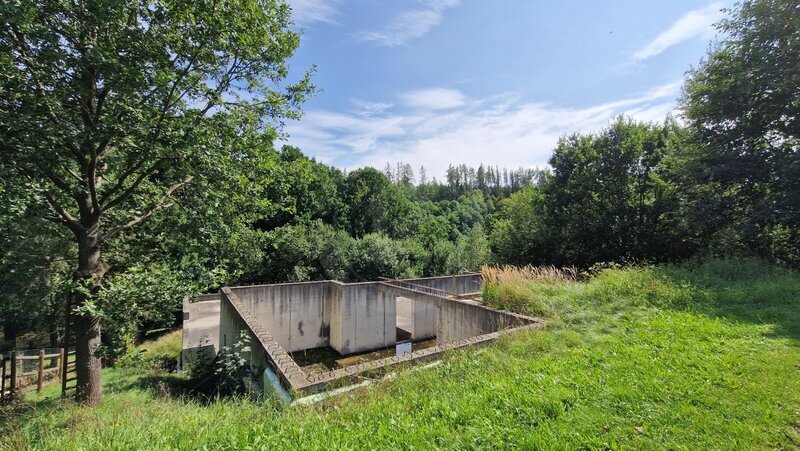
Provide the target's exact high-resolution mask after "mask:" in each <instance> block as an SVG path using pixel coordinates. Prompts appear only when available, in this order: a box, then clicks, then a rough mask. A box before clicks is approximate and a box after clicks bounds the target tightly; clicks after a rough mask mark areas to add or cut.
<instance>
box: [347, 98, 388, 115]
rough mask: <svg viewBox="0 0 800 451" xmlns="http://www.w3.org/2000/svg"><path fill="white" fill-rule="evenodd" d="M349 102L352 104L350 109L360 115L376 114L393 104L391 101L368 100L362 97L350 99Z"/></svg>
mask: <svg viewBox="0 0 800 451" xmlns="http://www.w3.org/2000/svg"><path fill="white" fill-rule="evenodd" d="M350 104H351V105H352V108H351V109H350V111H352V112H353V114H355V115H356V116H361V117H369V116H376V115H378V114H381V113H383V112H384V111H386V110H388V109H389V108H391V107H393V106H394V104H392V103H386V102H369V101H367V100H362V99H350Z"/></svg>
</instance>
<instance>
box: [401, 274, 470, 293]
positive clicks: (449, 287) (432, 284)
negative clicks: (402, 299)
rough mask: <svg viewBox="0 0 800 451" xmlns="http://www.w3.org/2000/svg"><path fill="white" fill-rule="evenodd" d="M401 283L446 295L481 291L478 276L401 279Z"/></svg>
mask: <svg viewBox="0 0 800 451" xmlns="http://www.w3.org/2000/svg"><path fill="white" fill-rule="evenodd" d="M403 282H407V283H411V284H414V285H420V286H423V287H429V288H434V289H436V290H439V291H445V292H447V293H451V294H452V293H453V290H455V294H466V293H476V292H478V291H481V275H480V274H460V275H456V276H441V277H424V278H421V279H403Z"/></svg>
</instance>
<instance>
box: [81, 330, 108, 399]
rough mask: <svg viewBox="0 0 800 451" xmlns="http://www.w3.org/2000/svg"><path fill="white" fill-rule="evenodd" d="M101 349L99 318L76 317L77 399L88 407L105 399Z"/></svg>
mask: <svg viewBox="0 0 800 451" xmlns="http://www.w3.org/2000/svg"><path fill="white" fill-rule="evenodd" d="M99 347H100V318H99V317H97V316H85V315H76V316H75V370H76V373H77V378H78V379H77V386H76V391H75V399H76V400H77V401H78V402H81V403H83V404H87V405H95V404H97V403H99V402H100V401H101V400H102V399H103V386H102V383H101V380H100V375H101V373H100V370H101V363H100V357H99V356H98V355H97V350H98V348H99Z"/></svg>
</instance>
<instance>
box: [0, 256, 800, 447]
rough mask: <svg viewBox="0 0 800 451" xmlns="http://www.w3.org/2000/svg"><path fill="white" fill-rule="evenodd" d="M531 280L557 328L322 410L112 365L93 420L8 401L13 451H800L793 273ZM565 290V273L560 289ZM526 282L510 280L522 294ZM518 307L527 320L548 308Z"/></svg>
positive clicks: (713, 269)
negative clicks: (615, 450) (191, 389)
mask: <svg viewBox="0 0 800 451" xmlns="http://www.w3.org/2000/svg"><path fill="white" fill-rule="evenodd" d="M556 279H557V280H554V279H553V278H550V279H544V280H542V279H539V280H534V281H531V280H529V279H525V280H524V281H523V282H522V283H523V284H525V285H526V290H529V291H531V292H533V293H536V294H546V299H547V300H548V302H549V304H548V308H549V317H548V326H547V327H546V329H545V330H542V331H533V332H525V333H520V334H515V335H511V336H507V337H505V338H503V339H502V340H500V342H498V343H496V344H494V345H491V346H489V347H487V348H483V349H481V350H480V351H475V350H474V349H470V350H466V351H464V352H456V353H452V354H450V355H448V356H447V357H446V358H445V359H444V361H443V363H442V364H440V365H438V366H436V367H433V368H429V369H424V370H419V371H407V372H402V373H400V374H399V376H398V377H396V378H394V379H392V380H389V381H385V382H382V383H381V384H377V385H374V386H371V387H368V388H364V389H359V390H357V391H355V392H352V393H349V394H345V395H341V396H338V397H335V398H333V399H329V400H327V401H325V402H322V403H320V404H317V405H313V406H307V407H303V406H296V407H293V408H291V409H285V408H284V407H282V406H281V405H280V404H277V403H273V402H268V403H266V404H258V403H253V402H251V401H249V400H246V399H219V400H217V401H214V402H211V403H207V402H206V401H197V400H193V399H192V398H190V397H187V396H185V395H181V394H180V393H181V391H180V387H181V384H182V383H184V382H185V381H184V380H183V379H181V378H182V376H179V375H174V374H164V373H161V374H160V375H157V373H153V372H134V371H130V370H125V369H107V370H105V376H106V380H107V390H106V391H107V398H106V400H105V402H104V403H103V404H102V405H101V406H98V407H93V408H86V407H80V406H77V405H75V404H73V403H72V402H70V401H61V400H59V399H58V393H57V390H56V388H55V387H48V388H47V390H46V392H45V393H44V394H43V395H42V396H36V395H34V394H31V395H29V396H28V397H26V400H25V402H24V403H22V404H20V405H17V406H13V407H8V408H6V409H8V410H5V411H4V413H3V414H4V418H2V420H3V421H2V425H3V426H2V428H3V429H2V434H3V435H2V436H0V443H2V444H4V445H5V446H6V447H8V448H15V447H18V448H24V447H28V448H38V449H73V448H82V449H108V448H115V447H116V448H127V449H131V448H135V449H164V448H201V447H204V446H206V447H214V448H229V449H230V448H237V449H238V448H247V447H252V448H260V447H268V448H281V449H286V448H297V447H302V448H305V449H323V448H324V449H329V448H330V446H331V444H332V443H335V444H336V446H338V447H344V448H346V447H353V448H392V447H395V448H396V447H400V448H408V447H415V448H426V449H427V448H495V447H500V448H507V447H522V448H570V449H574V448H604V447H628V448H650V449H653V448H693V449H697V448H723V449H731V448H794V447H798V446H800V433H799V431H798V424H800V416H798V412H799V411H800V378H798V377H797V371H798V370H797V362H798V361H800V275H798V274H797V273H795V272H791V271H787V270H784V269H781V268H779V267H776V266H774V265H770V264H765V263H763V262H761V261H758V260H746V261H738V260H710V261H706V262H704V263H702V264H701V263H693V264H691V265H684V266H652V267H637V268H625V269H615V268H611V269H605V270H603V271H600V272H599V273H598V274H597V275H595V276H593V277H591V278H590V279H588V280H584V281H572V280H564V279H565V278H561V277H556ZM566 279H569V278H566ZM517 280H519V279H517V278H509V279H504V280H503V281H501V282H499V283H500V285H507V284H516V283H518V282H517ZM515 309H516V310H517V311H520V312H523V313H531V312H534V311H537V310H538V309H539V306H538V300H537V299H536V298H532V299H531V300H530V302H529V303H526V302H521V303H519V304H517V305H516V307H515Z"/></svg>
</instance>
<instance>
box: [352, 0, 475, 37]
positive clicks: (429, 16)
mask: <svg viewBox="0 0 800 451" xmlns="http://www.w3.org/2000/svg"><path fill="white" fill-rule="evenodd" d="M460 2H461V0H434V1H428V2H425V3H424V4H425V6H424V7H422V8H417V9H412V10H408V11H403V12H401V13H400V14H398V15H396V16H395V17H394V18H392V19H391V20H390V21H389V22H388V23H387V24H385V25H384V26H383V27H382V28H380V29H379V30H374V31H368V32H365V33H361V34H359V35H358V38H359V39H360V40H361V41H366V42H373V43H375V44H377V45H381V46H386V47H394V46H398V45H403V44H405V43H407V42H408V41H411V40H412V39H417V38H420V37H422V36H425V34H427V33H428V32H429V31H430V30H431V29H432V28H433V27H435V26H437V25H439V24H440V23H441V21H442V15H443V14H444V11H445V10H446V9H448V8H451V7H453V6H456V5H458V4H459V3H460Z"/></svg>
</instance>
